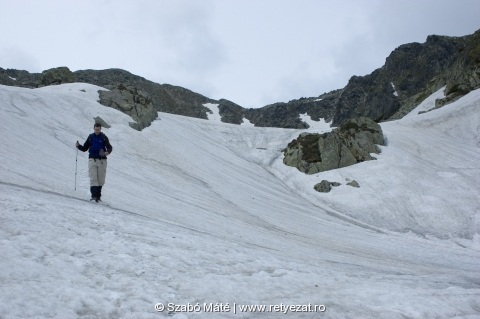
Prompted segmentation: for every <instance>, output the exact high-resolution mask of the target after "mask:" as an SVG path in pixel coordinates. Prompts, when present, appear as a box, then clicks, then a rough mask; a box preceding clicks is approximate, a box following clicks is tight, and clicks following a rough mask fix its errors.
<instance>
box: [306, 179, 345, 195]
mask: <svg viewBox="0 0 480 319" xmlns="http://www.w3.org/2000/svg"><path fill="white" fill-rule="evenodd" d="M340 185H341V184H340V183H337V182H329V181H327V180H323V181H321V182H320V183H318V184H316V185H315V186H314V187H313V188H314V189H315V190H316V191H317V192H320V193H328V192H330V191H331V190H332V187H337V186H340Z"/></svg>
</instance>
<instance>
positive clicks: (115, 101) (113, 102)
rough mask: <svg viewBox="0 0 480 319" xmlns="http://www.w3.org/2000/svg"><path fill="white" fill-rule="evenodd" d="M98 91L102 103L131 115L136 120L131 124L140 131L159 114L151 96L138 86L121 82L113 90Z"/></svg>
mask: <svg viewBox="0 0 480 319" xmlns="http://www.w3.org/2000/svg"><path fill="white" fill-rule="evenodd" d="M98 93H99V96H100V104H102V105H105V106H109V107H112V108H114V109H117V110H119V111H122V112H123V113H126V114H128V115H130V116H131V117H132V118H133V119H134V120H135V122H134V123H130V126H131V127H132V128H134V129H136V130H138V131H141V130H142V129H144V128H145V127H148V126H150V124H151V123H152V122H153V121H154V120H155V119H156V118H157V116H158V114H157V111H156V110H155V108H154V106H153V103H152V100H151V99H150V97H149V96H148V95H147V94H146V93H145V92H142V91H140V90H138V89H137V88H136V87H132V86H125V85H123V84H119V85H117V86H116V87H115V88H113V89H112V90H111V91H103V90H100V91H98Z"/></svg>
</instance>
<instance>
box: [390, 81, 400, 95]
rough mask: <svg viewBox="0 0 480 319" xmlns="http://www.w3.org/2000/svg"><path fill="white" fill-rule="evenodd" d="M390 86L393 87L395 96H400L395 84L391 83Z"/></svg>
mask: <svg viewBox="0 0 480 319" xmlns="http://www.w3.org/2000/svg"><path fill="white" fill-rule="evenodd" d="M390 84H391V85H392V88H393V90H394V92H393V95H395V96H398V92H397V89H395V85H394V84H393V82H390Z"/></svg>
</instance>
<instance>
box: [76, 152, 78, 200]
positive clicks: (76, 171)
mask: <svg viewBox="0 0 480 319" xmlns="http://www.w3.org/2000/svg"><path fill="white" fill-rule="evenodd" d="M77 163H78V147H77V155H76V156H75V191H77Z"/></svg>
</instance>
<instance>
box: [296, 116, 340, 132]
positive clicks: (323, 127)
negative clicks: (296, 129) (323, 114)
mask: <svg viewBox="0 0 480 319" xmlns="http://www.w3.org/2000/svg"><path fill="white" fill-rule="evenodd" d="M300 119H301V120H302V121H303V122H305V123H307V124H308V125H309V126H310V127H309V128H308V129H309V130H310V129H313V130H320V131H331V130H332V128H331V127H330V125H331V124H332V121H330V122H329V123H327V122H325V119H323V118H322V119H320V121H314V120H312V118H311V117H310V115H308V113H304V114H300Z"/></svg>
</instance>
